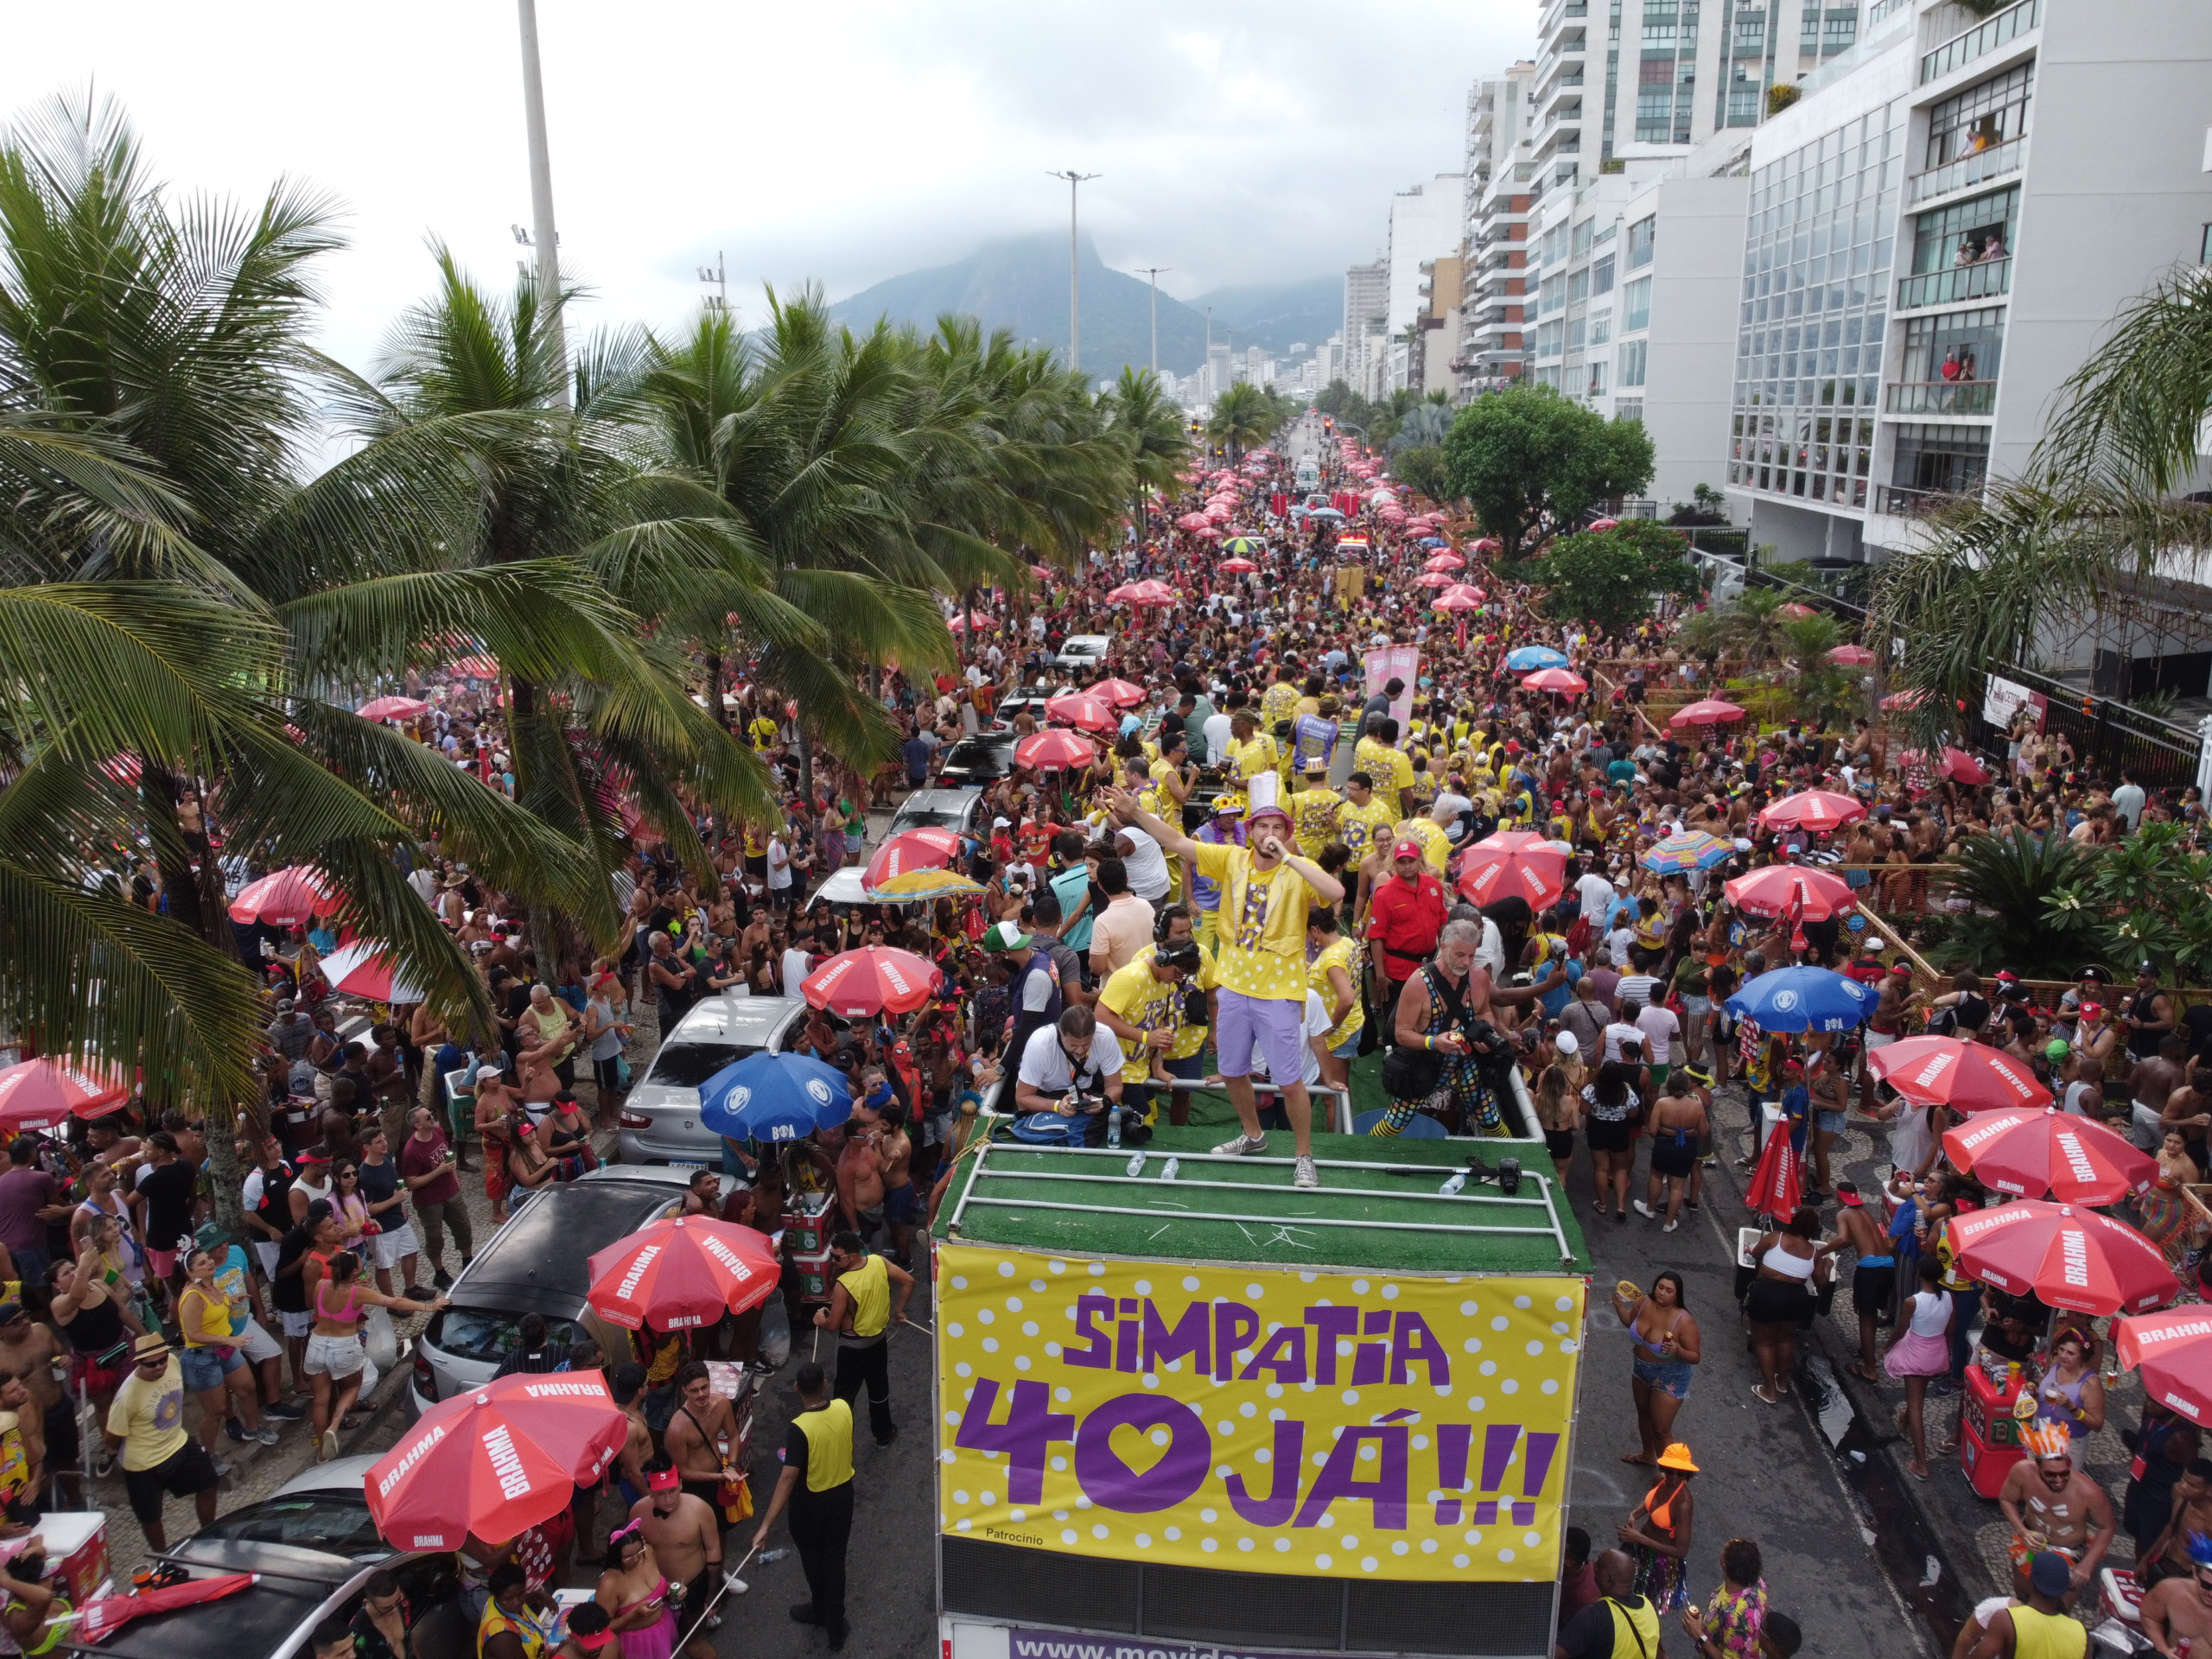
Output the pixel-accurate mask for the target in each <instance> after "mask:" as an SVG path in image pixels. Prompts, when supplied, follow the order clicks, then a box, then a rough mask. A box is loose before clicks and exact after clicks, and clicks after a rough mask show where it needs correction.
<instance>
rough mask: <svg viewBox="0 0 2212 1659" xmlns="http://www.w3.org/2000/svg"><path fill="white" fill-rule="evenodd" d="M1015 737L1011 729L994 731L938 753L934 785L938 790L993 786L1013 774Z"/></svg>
mask: <svg viewBox="0 0 2212 1659" xmlns="http://www.w3.org/2000/svg"><path fill="white" fill-rule="evenodd" d="M1013 770H1014V730H1013V728H1011V727H1008V728H1004V729H1001V728H997V727H994V728H992V729H991V730H989V731H988V732H978V733H976V734H975V735H974V736H972V737H963V738H962V739H961V740H960V741H958V742H957V743H955V744H953V745H952V746H951V747H950V748H946V749H943V750H940V751H939V752H938V758H937V781H938V787H939V788H940V789H963V788H970V787H975V788H980V787H981V786H982V785H985V784H995V783H996V782H997V781H998V780H999V779H1001V778H1003V777H1005V776H1006V775H1007V773H1008V772H1012V771H1013Z"/></svg>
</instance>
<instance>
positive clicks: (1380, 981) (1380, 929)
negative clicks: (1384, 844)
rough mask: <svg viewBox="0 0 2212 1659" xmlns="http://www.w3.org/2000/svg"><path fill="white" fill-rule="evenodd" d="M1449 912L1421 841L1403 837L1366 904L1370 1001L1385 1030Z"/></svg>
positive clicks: (1434, 943) (1449, 903) (1442, 885)
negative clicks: (1387, 872) (1372, 987)
mask: <svg viewBox="0 0 2212 1659" xmlns="http://www.w3.org/2000/svg"><path fill="white" fill-rule="evenodd" d="M1451 911H1452V904H1451V900H1450V899H1447V898H1446V896H1445V893H1444V884H1443V883H1442V882H1441V881H1440V880H1437V879H1436V878H1435V876H1433V875H1432V874H1429V870H1428V862H1427V859H1425V858H1424V857H1422V855H1421V842H1418V841H1415V840H1414V838H1413V837H1412V836H1400V837H1399V838H1398V842H1397V844H1396V845H1395V846H1394V847H1393V848H1391V849H1390V875H1389V878H1388V879H1387V880H1383V881H1380V882H1377V883H1376V888H1375V896H1374V897H1373V898H1372V899H1370V900H1369V901H1368V906H1367V955H1368V962H1369V964H1370V968H1371V969H1372V972H1373V975H1374V980H1375V987H1376V991H1377V993H1379V995H1377V996H1376V998H1375V1000H1374V1001H1372V1002H1371V1003H1370V1007H1376V1008H1378V1009H1379V1010H1380V1012H1381V1017H1382V1020H1383V1030H1385V1031H1388V1030H1389V1029H1390V1023H1389V1022H1390V1016H1391V1011H1392V1010H1393V1009H1395V1007H1397V1005H1398V993H1399V991H1400V990H1402V988H1404V986H1405V982H1407V981H1408V979H1410V978H1412V977H1413V975H1414V969H1417V968H1419V967H1420V966H1421V963H1423V962H1425V961H1427V958H1428V956H1429V954H1430V952H1432V951H1433V950H1435V949H1436V936H1437V935H1438V934H1439V933H1440V932H1441V931H1443V930H1444V922H1445V918H1446V917H1447V916H1449V915H1450V914H1451Z"/></svg>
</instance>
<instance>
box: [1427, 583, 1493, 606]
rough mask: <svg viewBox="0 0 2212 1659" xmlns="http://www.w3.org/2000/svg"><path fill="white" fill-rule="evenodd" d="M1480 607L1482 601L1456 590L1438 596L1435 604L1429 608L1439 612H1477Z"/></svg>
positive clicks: (1449, 590) (1452, 589)
mask: <svg viewBox="0 0 2212 1659" xmlns="http://www.w3.org/2000/svg"><path fill="white" fill-rule="evenodd" d="M1482 607H1483V602H1482V601H1480V600H1479V599H1477V598H1475V597H1474V596H1473V595H1471V594H1465V593H1461V592H1460V591H1459V589H1457V588H1451V589H1447V590H1446V592H1444V593H1440V594H1438V595H1437V596H1436V601H1435V603H1434V604H1433V606H1432V607H1431V608H1432V609H1434V610H1439V611H1479V610H1480V609H1482Z"/></svg>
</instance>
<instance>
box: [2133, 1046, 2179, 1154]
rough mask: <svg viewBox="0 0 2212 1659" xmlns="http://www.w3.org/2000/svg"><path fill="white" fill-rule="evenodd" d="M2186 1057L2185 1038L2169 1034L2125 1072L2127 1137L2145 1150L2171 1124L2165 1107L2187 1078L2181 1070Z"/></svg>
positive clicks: (2152, 1148) (2152, 1147)
mask: <svg viewBox="0 0 2212 1659" xmlns="http://www.w3.org/2000/svg"><path fill="white" fill-rule="evenodd" d="M2188 1058H2189V1043H2188V1040H2187V1039H2185V1038H2182V1037H2179V1036H2176V1035H2172V1034H2169V1035H2167V1036H2165V1037H2164V1038H2162V1039H2159V1043H2158V1052H2157V1053H2156V1054H2155V1055H2153V1056H2152V1057H2151V1058H2149V1059H2142V1060H2138V1061H2136V1062H2135V1065H2134V1066H2133V1069H2132V1070H2131V1071H2129V1072H2128V1074H2127V1109H2128V1116H2129V1117H2130V1119H2131V1120H2132V1122H2130V1124H2129V1126H2128V1139H2130V1140H2131V1141H2134V1142H2135V1144H2136V1146H2137V1147H2139V1148H2140V1149H2142V1150H2143V1151H2145V1152H2156V1151H2157V1150H2158V1143H2159V1142H2160V1141H2163V1140H2164V1139H2165V1135H2166V1131H2167V1130H2168V1129H2169V1128H2172V1127H2173V1125H2172V1124H2171V1122H2167V1121H2166V1109H2167V1108H2168V1107H2169V1106H2170V1105H2171V1104H2172V1103H2173V1096H2174V1095H2175V1094H2176V1092H2177V1091H2178V1090H2180V1089H2181V1088H2182V1086H2183V1084H2184V1083H2186V1082H2187V1081H2188V1077H2187V1073H2186V1072H2185V1071H2184V1069H2183V1068H2184V1065H2185V1063H2186V1062H2187V1060H2188Z"/></svg>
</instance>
